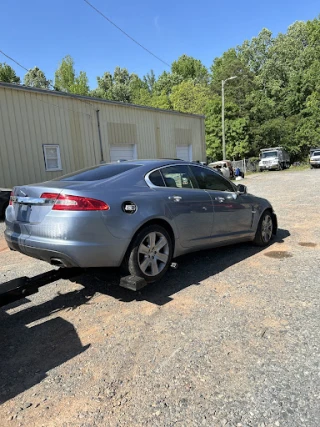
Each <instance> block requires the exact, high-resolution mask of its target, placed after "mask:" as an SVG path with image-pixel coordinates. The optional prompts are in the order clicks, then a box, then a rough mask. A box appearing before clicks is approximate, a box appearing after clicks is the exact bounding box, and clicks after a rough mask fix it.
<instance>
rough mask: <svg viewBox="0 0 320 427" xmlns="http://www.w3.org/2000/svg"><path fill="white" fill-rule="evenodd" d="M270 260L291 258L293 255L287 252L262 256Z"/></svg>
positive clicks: (268, 253) (273, 252)
mask: <svg viewBox="0 0 320 427" xmlns="http://www.w3.org/2000/svg"><path fill="white" fill-rule="evenodd" d="M264 255H265V256H267V257H270V258H276V259H283V258H291V257H292V256H293V255H292V254H291V253H290V252H287V251H270V252H267V253H265V254H264Z"/></svg>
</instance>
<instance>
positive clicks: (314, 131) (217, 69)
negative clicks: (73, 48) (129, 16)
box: [0, 17, 320, 161]
mask: <svg viewBox="0 0 320 427" xmlns="http://www.w3.org/2000/svg"><path fill="white" fill-rule="evenodd" d="M234 76H236V78H234V79H232V80H229V81H227V82H226V84H225V135H226V152H227V157H228V158H231V159H233V158H234V159H239V158H244V157H246V158H248V157H249V158H250V157H257V156H258V153H259V150H260V149H261V148H265V147H275V146H279V145H281V146H283V147H285V148H286V149H287V150H288V151H289V152H290V154H291V159H292V161H298V160H303V159H305V158H306V157H307V154H308V152H309V149H310V148H311V147H315V146H320V17H319V18H316V19H314V20H311V21H307V22H303V21H297V22H295V23H294V24H293V25H291V26H290V27H289V28H288V30H287V32H286V33H285V34H282V33H280V34H278V35H277V36H276V37H273V35H272V33H271V31H269V30H268V29H263V30H262V31H261V32H260V33H259V34H258V35H257V37H254V38H252V39H251V40H246V41H244V42H243V43H242V45H240V46H236V47H234V48H231V49H229V50H227V51H226V52H224V53H223V54H222V55H221V56H220V57H217V58H215V59H214V60H213V63H212V65H211V67H210V69H208V68H206V67H205V66H204V65H203V64H202V63H201V61H200V60H198V59H195V58H193V57H190V56H187V55H182V56H180V58H178V59H177V60H176V61H174V62H173V63H172V64H171V70H170V71H168V72H167V71H164V72H163V73H162V74H160V75H159V76H158V77H156V76H155V74H154V72H153V71H152V70H151V71H150V72H149V73H147V74H146V75H145V76H143V77H142V78H140V77H139V76H138V75H137V74H135V73H129V71H128V70H127V69H126V68H121V67H116V68H115V70H114V72H113V73H111V72H109V71H107V72H105V73H104V74H103V75H102V76H99V77H97V87H96V88H95V89H93V90H90V88H89V83H88V77H87V75H86V73H85V71H80V72H79V73H78V74H77V73H76V71H75V66H74V61H73V59H72V58H71V57H70V56H66V57H65V58H63V59H62V61H61V63H60V64H59V67H58V68H57V70H56V72H55V76H54V82H51V81H50V80H47V78H46V76H45V74H44V72H43V71H42V70H40V69H39V68H38V67H34V68H33V69H30V70H29V71H28V72H27V73H26V75H25V76H24V80H23V82H24V84H25V85H27V86H31V87H38V88H44V89H52V90H58V91H62V92H68V93H73V94H79V95H86V96H92V97H97V98H102V99H109V100H115V101H120V102H127V103H133V104H139V105H146V106H151V107H155V108H162V109H168V110H177V111H181V112H185V113H194V114H202V115H205V116H206V119H205V127H206V144H207V157H208V159H209V160H220V159H221V158H222V144H221V141H222V131H221V82H222V80H226V79H228V78H229V77H234ZM0 81H5V82H11V83H17V84H19V83H20V78H19V77H18V76H17V75H16V73H15V71H14V69H13V68H11V67H10V66H9V65H7V64H0Z"/></svg>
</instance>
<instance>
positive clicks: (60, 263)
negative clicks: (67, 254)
mask: <svg viewBox="0 0 320 427" xmlns="http://www.w3.org/2000/svg"><path fill="white" fill-rule="evenodd" d="M50 263H51V265H54V266H56V267H66V265H65V263H64V262H63V261H62V260H61V259H59V258H51V259H50Z"/></svg>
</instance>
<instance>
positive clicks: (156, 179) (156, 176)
mask: <svg viewBox="0 0 320 427" xmlns="http://www.w3.org/2000/svg"><path fill="white" fill-rule="evenodd" d="M149 179H150V181H151V182H152V184H153V185H156V186H157V187H165V183H164V181H163V178H162V175H161V173H160V171H155V172H152V173H151V174H150V175H149Z"/></svg>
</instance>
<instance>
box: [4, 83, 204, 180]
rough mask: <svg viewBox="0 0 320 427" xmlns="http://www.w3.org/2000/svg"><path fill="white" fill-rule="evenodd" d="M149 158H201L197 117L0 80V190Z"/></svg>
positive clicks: (201, 132) (199, 118) (201, 121)
mask: <svg viewBox="0 0 320 427" xmlns="http://www.w3.org/2000/svg"><path fill="white" fill-rule="evenodd" d="M148 158H180V159H183V160H200V161H205V159H206V154H205V134H204V117H203V116H196V115H191V114H182V113H178V112H174V111H165V110H159V109H155V108H149V107H142V106H137V105H129V104H123V103H120V102H114V101H105V100H101V99H96V98H90V97H84V96H77V95H71V94H66V93H61V92H55V91H48V90H42V89H34V88H29V87H25V86H19V85H14V84H8V83H2V82H0V188H5V187H7V188H11V187H13V186H14V185H22V184H28V183H35V182H40V181H44V180H50V179H52V178H55V177H57V176H60V175H63V174H66V173H69V172H72V171H75V170H78V169H82V168H84V167H88V166H92V165H95V164H99V163H100V162H110V161H117V160H120V159H125V160H130V159H148Z"/></svg>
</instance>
